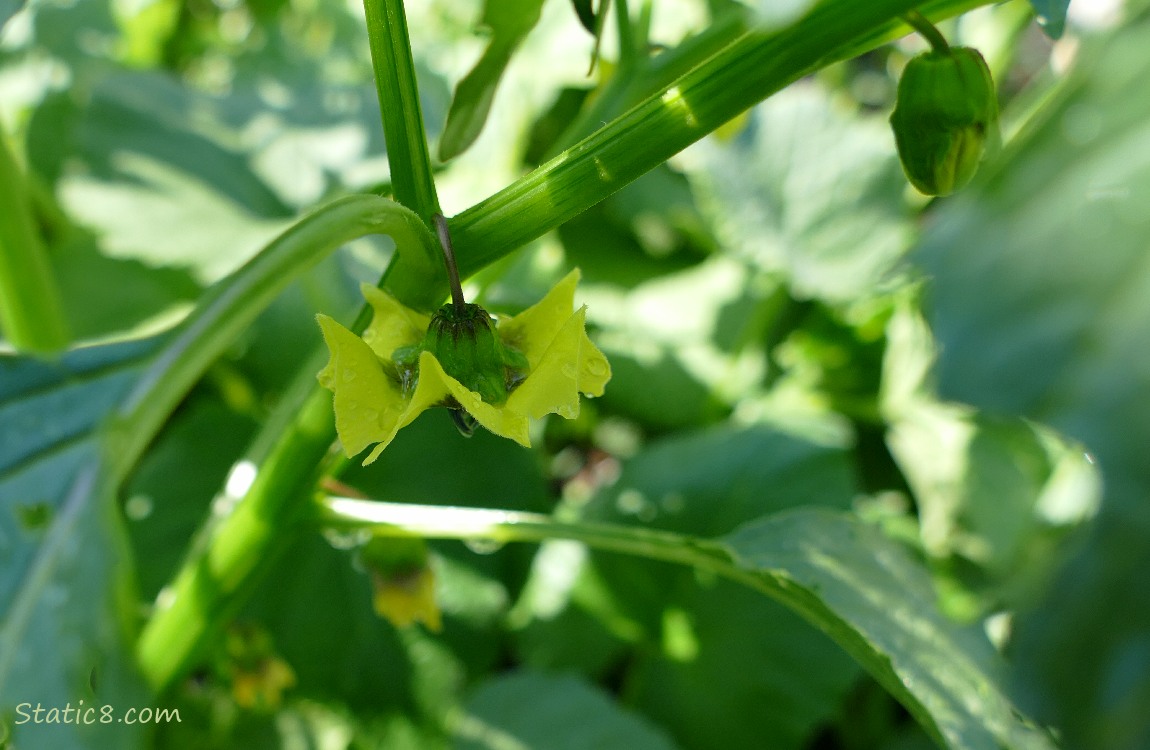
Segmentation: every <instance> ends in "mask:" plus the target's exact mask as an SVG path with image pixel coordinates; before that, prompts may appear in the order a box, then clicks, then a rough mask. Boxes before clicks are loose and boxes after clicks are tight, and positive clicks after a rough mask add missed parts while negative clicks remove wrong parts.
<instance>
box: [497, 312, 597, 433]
mask: <svg viewBox="0 0 1150 750" xmlns="http://www.w3.org/2000/svg"><path fill="white" fill-rule="evenodd" d="M586 315H587V308H586V307H581V308H579V310H577V311H576V312H575V313H574V314H573V315H569V316H568V318H567V321H566V322H565V323H563V325H562V327H561V328H560V330H559V331H558V332H557V334H556V335H555V337H554V339H553V340H552V341H551V342H550V345H549V346H548V347H547V349H546V351H545V352H544V353H543V355H542V356H541V357H540V358H539V360H538V363H537V365H536V366H535V367H534V368H533V369H532V371H531V374H530V375H528V376H527V379H526V380H524V381H523V382H522V383H521V384H520V385H519V387H518V388H516V389H515V390H514V391H512V393H511V397H510V398H508V399H507V411H510V412H515V413H517V414H523V415H525V416H530V417H534V418H536V419H538V418H539V417H542V416H543V415H545V414H550V413H552V412H554V413H557V414H559V415H560V416H561V417H566V418H567V419H574V418H576V417H578V416H579V394H580V392H582V393H585V394H587V395H588V396H601V395H603V387H604V386H605V385H606V384H607V381H608V380H610V379H611V366H610V364H608V362H607V358H606V357H604V356H603V353H602V352H600V351H599V350H598V349H597V348H596V347H595V345H594V344H592V343H591V339H589V338H587V332H586V331H585V330H584V327H583V326H584V323H585V320H586Z"/></svg>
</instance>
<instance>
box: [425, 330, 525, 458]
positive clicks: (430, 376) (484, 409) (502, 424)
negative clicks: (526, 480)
mask: <svg viewBox="0 0 1150 750" xmlns="http://www.w3.org/2000/svg"><path fill="white" fill-rule="evenodd" d="M425 382H434V383H437V384H440V385H441V386H442V387H443V388H445V389H446V390H447V391H448V392H450V393H451V395H452V396H454V397H455V400H456V401H458V402H459V405H460V406H462V407H463V408H464V409H465V410H466V411H467V413H468V414H470V415H471V416H473V417H475V419H476V421H477V422H479V424H481V425H483V426H484V427H486V428H487V429H488V430H489V431H491V432H494V433H495V434H496V435H499V436H500V437H505V438H509V439H511V440H514V441H515V442H517V443H519V444H520V445H522V446H523V447H525V448H530V447H531V440H530V438H529V437H528V434H527V427H528V423H527V417H526V416H524V415H523V413H522V412H514V411H511V410H509V409H507V408H506V407H505V406H492V405H491V404H489V403H487V402H485V401H484V400H483V397H482V396H480V395H479V394H478V393H476V392H475V391H472V390H468V389H467V387H466V386H464V385H463V384H462V383H460V382H459V381H458V380H456V379H455V378H453V377H451V376H450V375H448V374H447V373H446V372H444V371H443V366H442V365H440V364H439V360H437V359H436V358H435V356H434V355H433V354H431V352H423V353H422V354H421V355H420V356H419V388H422V387H423V384H424V383H425ZM416 395H417V396H418V388H417V389H416ZM445 395H446V394H445Z"/></svg>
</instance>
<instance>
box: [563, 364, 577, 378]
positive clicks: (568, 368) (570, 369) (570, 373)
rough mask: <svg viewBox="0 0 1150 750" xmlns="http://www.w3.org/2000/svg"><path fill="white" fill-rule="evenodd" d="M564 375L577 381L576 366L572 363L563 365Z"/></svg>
mask: <svg viewBox="0 0 1150 750" xmlns="http://www.w3.org/2000/svg"><path fill="white" fill-rule="evenodd" d="M563 374H564V375H566V376H567V377H569V378H571V379H572V380H574V379H575V365H573V364H571V363H570V362H568V363H567V364H565V365H563Z"/></svg>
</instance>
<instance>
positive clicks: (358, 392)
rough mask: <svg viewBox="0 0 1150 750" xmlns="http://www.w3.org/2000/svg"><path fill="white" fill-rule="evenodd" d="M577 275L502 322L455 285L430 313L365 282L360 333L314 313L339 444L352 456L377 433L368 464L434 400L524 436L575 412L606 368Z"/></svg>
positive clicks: (523, 439) (601, 382) (524, 441)
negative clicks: (531, 424) (539, 422)
mask: <svg viewBox="0 0 1150 750" xmlns="http://www.w3.org/2000/svg"><path fill="white" fill-rule="evenodd" d="M446 250H447V243H445V251H446ZM449 258H450V256H449ZM450 267H451V263H450V261H449V269H450ZM453 281H454V279H453ZM578 281H579V272H578V270H575V271H572V272H571V273H569V274H568V275H567V276H566V277H565V278H564V279H563V280H562V281H560V282H559V283H558V284H557V285H556V286H555V287H554V288H553V289H552V290H551V291H550V292H548V293H547V296H546V297H544V298H543V299H542V300H541V301H540V302H538V303H537V304H535V305H534V306H533V307H530V308H528V309H527V310H525V311H523V312H522V313H520V314H519V315H516V316H515V317H513V318H510V319H507V320H504V321H501V322H499V323H498V324H496V323H495V321H493V320H492V318H491V316H490V315H488V314H487V312H486V311H485V310H484V309H483V308H482V307H479V306H478V305H470V304H466V303H464V302H463V300H462V293H459V292H458V287H457V286H456V287H455V289H454V292H453V296H454V298H455V301H454V302H452V303H448V304H447V305H444V306H443V307H442V308H440V310H439V311H437V312H436V313H435V314H434V315H432V316H428V315H424V314H422V313H419V312H416V311H415V310H411V309H409V308H407V307H405V306H404V305H402V304H401V303H400V302H399V301H398V300H396V299H395V298H394V297H392V296H391V295H389V294H387V293H386V292H384V291H381V290H379V289H376V288H375V287H371V286H367V285H364V287H363V295H364V298H365V299H366V300H367V302H368V304H369V305H371V307H372V309H373V310H374V312H375V315H374V318H373V319H372V321H371V324H370V325H369V326H368V328H367V330H365V331H364V333H363V337H362V338H360V337H359V336H356V335H355V334H354V333H352V332H351V331H349V330H348V329H346V328H344V327H343V326H341V325H340V324H339V323H336V322H335V321H334V320H332V319H331V318H329V317H327V316H326V315H319V316H318V317H317V319H318V321H319V325H320V328H321V329H322V330H323V336H324V340H325V341H326V343H327V347H328V349H329V350H330V352H331V360H330V361H329V362H328V364H327V366H326V367H324V368H323V370H321V371H320V373H319V375H318V377H319V382H320V384H321V385H323V387H325V388H327V389H328V390H330V391H332V393H333V394H334V404H335V426H336V432H337V433H338V434H339V439H340V442H341V443H342V444H343V449H344V451H345V452H346V453H347V455H349V456H354V455H356V454H357V453H359V452H360V451H362V450H363V449H364V448H366V447H367V446H369V445H371V444H373V443H374V444H376V446H375V449H374V450H373V451H372V452H371V453H370V454H368V456H367V458H366V459H365V460H364V462H363V463H364V465H365V466H366V465H367V464H370V463H371V462H372V461H374V460H375V459H376V458H378V457H379V454H380V453H381V452H382V451H383V449H384V448H386V447H387V445H388V444H389V443H390V442H391V441H392V439H393V438H395V434H396V433H397V432H398V431H399V430H400V429H401V428H403V427H405V426H407V425H408V424H410V423H411V422H412V421H413V420H414V419H415V418H416V417H417V416H418V415H419V414H420V413H421V412H423V411H424V410H425V409H428V408H430V407H432V406H447V407H449V408H452V409H459V410H462V411H463V412H466V414H468V415H470V417H471V418H473V419H474V420H475V421H477V422H478V423H479V424H481V425H483V426H484V427H486V428H487V429H488V430H490V431H491V432H494V433H495V434H496V435H501V436H503V437H507V438H511V439H512V440H514V441H516V442H517V443H520V444H521V445H524V446H529V445H530V441H529V439H528V435H527V425H528V418H536V419H538V418H540V417H542V416H544V415H545V414H550V413H552V412H554V413H557V414H559V415H561V416H563V417H566V418H568V419H573V418H575V417H577V416H578V415H579V394H580V393H583V394H585V395H587V396H599V395H602V393H603V387H604V386H605V385H606V383H607V381H608V380H609V379H610V378H611V367H610V365H609V364H608V362H607V358H606V357H604V356H603V353H602V352H600V351H599V350H598V349H597V348H595V345H594V344H592V343H591V340H590V339H589V338H587V333H586V331H585V330H584V318H585V314H586V308H585V307H583V308H580V309H578V310H575V309H574V299H575V286H576V284H577V283H578Z"/></svg>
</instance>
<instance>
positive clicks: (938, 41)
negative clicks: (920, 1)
mask: <svg viewBox="0 0 1150 750" xmlns="http://www.w3.org/2000/svg"><path fill="white" fill-rule="evenodd" d="M903 20H904V21H906V22H907V23H908V24H910V26H911V28H913V29H914V30H915V31H917V32H918V33H919V34H921V35H922V36H923V37H924V38H925V39H926V41H928V42H930V46H931V48H932V49H933V50H934V51H935V54H939V55H949V54H950V44H949V43H947V41H946V37H944V36H943V35H942V32H941V31H939V30H938V27H936V26H935V25H934V24H933V23H931V22H930V21H929V20H928V19H927V18H926V16H924V15H923V14H921V13H919V12H918V11H917V10H911V11H907V13H906V15H904V16H903Z"/></svg>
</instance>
